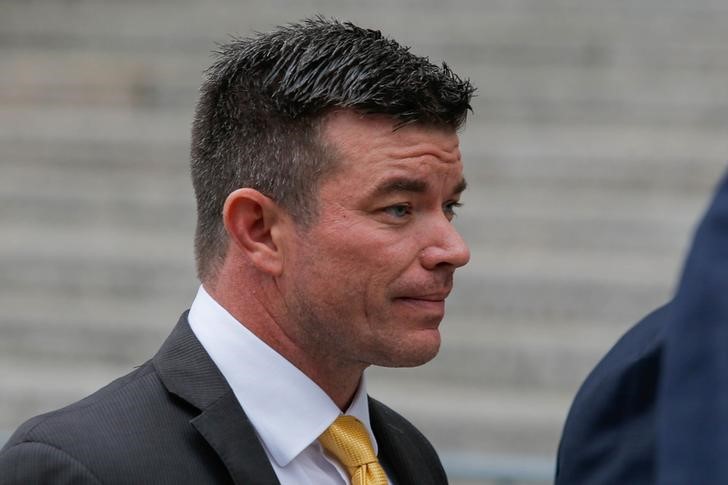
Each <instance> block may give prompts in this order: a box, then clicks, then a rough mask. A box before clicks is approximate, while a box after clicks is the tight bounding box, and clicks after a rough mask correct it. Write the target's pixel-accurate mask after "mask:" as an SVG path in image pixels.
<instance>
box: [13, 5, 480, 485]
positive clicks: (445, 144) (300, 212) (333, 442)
mask: <svg viewBox="0 0 728 485" xmlns="http://www.w3.org/2000/svg"><path fill="white" fill-rule="evenodd" d="M472 93H473V88H472V86H471V85H470V83H469V82H467V81H462V80H461V79H460V78H458V77H457V76H456V75H455V74H453V73H452V72H451V71H450V70H449V69H448V68H447V66H445V65H443V66H442V67H437V66H435V65H432V64H430V63H429V61H428V60H427V59H425V58H420V57H417V56H414V55H413V54H411V53H409V52H408V50H407V49H406V48H404V47H402V46H400V45H399V44H397V43H396V42H394V41H392V40H389V39H387V38H385V37H383V36H382V35H381V34H380V33H379V32H377V31H372V30H365V29H361V28H359V27H356V26H354V25H352V24H341V23H339V22H336V21H328V20H325V19H322V18H316V19H312V20H307V21H304V22H302V23H300V24H295V25H290V26H288V27H285V28H279V29H278V30H277V31H274V32H272V33H268V34H262V35H259V36H257V37H255V38H250V39H242V40H235V41H233V42H232V43H230V44H228V45H225V46H223V47H222V48H221V50H220V52H219V58H218V60H217V62H216V63H215V64H214V65H213V66H212V67H211V68H210V70H209V71H208V73H207V79H206V81H205V83H204V84H203V86H202V90H201V98H200V101H199V104H198V107H197V111H196V116H195V121H194V126H193V130H192V150H191V158H192V180H193V185H194V188H195V194H196V198H197V205H198V224H197V232H196V238H195V251H196V260H197V267H198V274H199V277H200V279H201V281H202V286H201V287H200V289H199V292H198V295H197V297H196V298H195V300H194V302H193V304H192V306H191V309H190V311H189V313H185V314H183V315H182V317H181V318H180V321H179V323H178V324H177V326H176V328H175V329H174V331H173V332H172V334H171V335H170V337H169V338H168V339H167V341H166V342H165V343H164V344H163V346H162V348H161V349H160V351H159V352H158V353H157V354H156V355H155V356H154V358H152V359H151V360H150V361H149V362H147V363H146V364H144V365H142V366H141V367H140V368H138V369H137V370H135V371H134V372H132V373H131V374H128V375H127V376H125V377H122V378H120V379H119V380H117V381H114V382H113V383H111V384H110V385H108V386H107V387H105V388H103V389H101V390H100V391H98V392H97V393H95V394H93V395H91V396H89V397H87V398H86V399H83V400H82V401H79V402H77V403H75V404H72V405H70V406H68V407H67V408H64V409H61V410H59V411H55V412H52V413H49V414H46V415H43V416H39V417H36V418H33V419H31V420H30V421H28V422H27V423H25V424H24V425H22V426H21V427H20V429H19V430H18V431H17V432H16V433H15V434H14V435H13V437H11V439H10V441H9V442H8V444H7V445H6V446H5V448H4V449H3V451H2V454H0V483H2V484H10V483H13V484H14V483H24V484H25V483H154V484H158V483H174V484H180V483H238V484H242V483H245V484H273V483H281V484H284V485H285V484H344V483H349V481H350V480H351V481H352V482H353V483H370V484H378V485H379V484H385V483H398V484H408V483H411V484H418V485H421V484H439V483H446V481H447V480H446V477H445V474H444V471H443V469H442V466H441V464H440V462H439V460H438V459H437V456H436V454H435V452H434V450H433V449H432V447H431V445H430V444H429V443H428V442H427V440H426V439H425V438H424V437H423V436H422V435H421V434H420V433H419V432H418V431H417V430H416V429H415V428H414V427H413V426H412V425H411V424H409V423H408V422H407V421H405V420H404V418H402V417H401V416H399V415H398V414H396V413H395V412H394V411H392V410H390V409H389V408H387V407H386V406H384V405H383V404H381V403H379V402H377V401H375V400H373V399H371V398H368V396H367V394H366V381H365V379H364V377H363V372H364V370H365V369H366V368H367V367H368V366H369V365H383V366H393V367H396V366H415V365H420V364H423V363H425V362H427V361H428V360H430V359H432V358H433V357H434V356H435V354H436V353H437V351H438V347H439V345H440V335H439V331H438V325H439V323H440V321H441V319H442V318H443V314H444V304H445V298H446V297H447V296H448V293H449V292H450V290H451V288H452V284H453V273H454V271H455V269H456V268H458V267H460V266H462V265H464V264H466V263H467V261H468V258H469V252H468V248H467V246H466V245H465V243H464V242H463V240H462V239H461V237H460V236H459V234H458V233H457V232H456V231H455V229H454V228H453V226H452V224H451V221H452V218H453V217H454V213H455V208H456V207H457V206H458V205H459V202H458V201H459V199H460V195H461V192H462V191H463V190H464V188H465V181H464V178H463V174H462V163H461V160H460V151H459V148H458V137H457V133H456V132H457V129H458V128H459V127H460V126H461V125H462V124H463V123H464V121H465V118H466V114H467V111H468V110H469V102H470V98H471V95H472ZM342 416H343V417H342ZM352 443H353V444H352ZM360 451H361V452H360ZM360 455H361V456H360ZM360 480H363V481H361V482H360Z"/></svg>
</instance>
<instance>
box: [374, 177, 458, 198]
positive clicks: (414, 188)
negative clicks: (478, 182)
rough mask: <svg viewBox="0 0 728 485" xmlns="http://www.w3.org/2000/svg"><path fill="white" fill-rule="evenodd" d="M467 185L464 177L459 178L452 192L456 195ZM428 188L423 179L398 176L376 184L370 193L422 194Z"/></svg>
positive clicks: (375, 194)
mask: <svg viewBox="0 0 728 485" xmlns="http://www.w3.org/2000/svg"><path fill="white" fill-rule="evenodd" d="M467 186H468V183H467V182H466V181H465V179H464V178H463V179H460V182H458V184H457V185H456V186H455V188H454V189H453V191H452V193H453V194H456V195H457V194H460V193H462V192H463V191H464V190H465V188H466V187H467ZM428 188H429V184H428V183H427V182H426V181H424V180H420V179H413V178H406V177H398V178H393V179H389V180H386V181H385V182H384V183H382V184H381V185H379V186H377V187H376V188H375V189H374V191H373V192H372V195H373V196H375V197H377V196H383V195H387V194H392V193H396V192H413V193H416V194H422V193H424V192H427V189H428Z"/></svg>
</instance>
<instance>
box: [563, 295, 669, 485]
mask: <svg viewBox="0 0 728 485" xmlns="http://www.w3.org/2000/svg"><path fill="white" fill-rule="evenodd" d="M668 313H669V304H668V305H665V306H663V307H661V308H659V309H657V310H655V311H654V312H652V313H650V314H649V315H648V316H646V317H645V318H644V319H642V320H641V321H640V322H639V323H637V324H636V325H635V326H634V327H632V328H631V329H630V330H629V331H628V332H627V333H625V334H624V336H622V338H620V339H619V340H618V341H617V343H616V344H615V345H614V346H613V347H612V349H611V350H610V351H609V352H608V353H607V354H606V355H605V356H604V357H603V358H602V360H601V361H600V362H599V363H598V364H597V366H596V367H595V368H594V370H592V372H591V373H590V374H589V376H588V377H587V378H586V380H585V381H584V383H583V384H582V385H581V388H580V389H579V391H578V393H577V394H576V397H575V398H574V402H573V404H572V405H571V409H570V411H569V415H568V417H567V419H566V423H565V425H564V431H563V434H562V437H561V443H560V445H559V456H558V464H557V481H556V483H558V484H562V483H563V484H572V483H626V482H624V481H623V480H633V481H631V482H630V483H638V482H639V480H642V479H646V476H647V475H649V474H650V473H651V470H652V466H651V462H650V460H651V459H652V450H653V448H654V433H652V432H651V429H652V427H653V424H654V420H655V415H654V402H655V399H656V397H657V391H658V384H659V375H660V361H661V356H662V352H663V340H664V335H663V331H664V327H665V323H666V320H667V316H668ZM625 439H628V440H629V441H630V443H631V446H630V447H629V449H628V450H627V449H625V448H619V449H618V447H619V446H621V445H620V443H623V442H624V440H625ZM603 456H613V459H611V460H607V461H605V460H600V459H599V457H603ZM597 462H599V463H602V464H603V465H604V466H603V467H602V468H601V469H598V467H595V466H594V463H597ZM636 463H640V466H633V465H635V464H636ZM633 471H639V473H641V474H643V475H645V474H646V475H645V476H642V475H641V478H639V479H637V478H636V477H635V476H633V475H630V473H632V472H633ZM597 477H599V478H597ZM635 479H637V480H638V481H637V482H636V481H634V480H635ZM584 480H587V481H584ZM600 480H601V481H600ZM639 483H642V482H639Z"/></svg>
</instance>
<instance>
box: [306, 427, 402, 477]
mask: <svg viewBox="0 0 728 485" xmlns="http://www.w3.org/2000/svg"><path fill="white" fill-rule="evenodd" d="M319 441H320V442H321V444H322V445H323V447H324V449H325V450H326V451H328V452H329V453H331V454H332V455H334V456H335V457H336V459H337V460H339V462H341V464H342V465H344V466H345V467H346V471H347V472H349V476H350V477H351V484H352V485H387V483H388V482H387V474H386V473H385V472H384V469H383V468H382V465H380V464H379V462H378V461H377V457H376V455H375V454H374V450H373V449H372V444H371V442H370V441H369V434H368V433H367V430H366V429H364V425H363V424H361V422H360V421H359V420H358V419H356V418H355V417H354V416H339V417H338V418H336V421H334V422H333V424H332V425H331V426H329V427H328V429H327V430H326V431H324V433H323V434H322V435H321V436H320V437H319Z"/></svg>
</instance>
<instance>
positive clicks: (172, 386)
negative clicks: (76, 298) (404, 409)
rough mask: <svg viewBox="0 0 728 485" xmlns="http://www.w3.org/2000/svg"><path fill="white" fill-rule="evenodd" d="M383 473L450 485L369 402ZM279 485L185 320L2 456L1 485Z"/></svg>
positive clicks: (29, 429)
mask: <svg viewBox="0 0 728 485" xmlns="http://www.w3.org/2000/svg"><path fill="white" fill-rule="evenodd" d="M369 411H370V417H371V423H372V429H373V431H374V434H375V436H376V438H377V443H378V444H379V455H380V460H381V461H382V464H383V465H384V466H385V468H387V469H388V470H389V471H390V473H391V474H392V478H393V479H394V480H395V481H396V483H398V484H399V485H406V484H412V485H415V484H417V485H422V484H433V485H435V484H444V483H447V479H446V477H445V472H444V471H443V468H442V465H441V464H440V461H439V459H438V458H437V455H436V453H435V451H434V449H433V448H432V446H431V445H430V443H429V442H428V441H427V440H426V439H425V437H424V436H422V434H420V432H419V431H417V429H416V428H415V427H414V426H412V425H411V424H410V423H409V422H407V421H406V420H405V419H404V418H402V417H401V416H400V415H398V414H397V413H395V412H394V411H392V410H391V409H389V408H388V407H386V406H385V405H383V404H381V403H380V402H378V401H376V400H374V399H371V398H370V399H369ZM40 483H53V484H78V483H105V484H155V485H156V484H165V483H168V484H175V485H178V484H186V483H189V484H202V483H204V484H208V483H224V484H228V483H235V484H246V485H248V484H250V485H263V484H266V485H268V484H277V483H278V480H277V479H276V475H275V472H274V471H273V469H272V467H271V465H270V463H269V461H268V458H267V457H266V454H265V451H264V450H263V448H262V445H261V444H260V442H259V440H258V437H257V435H256V433H255V430H254V429H253V427H252V425H251V423H250V422H249V421H248V419H247V417H246V415H245V413H244V412H243V410H242V409H241V407H240V405H239V403H238V401H237V399H236V398H235V395H234V394H233V392H232V390H231V389H230V387H229V386H228V385H227V382H226V381H225V379H224V378H223V376H222V375H221V374H220V372H219V370H218V369H217V367H216V366H215V364H214V363H213V362H212V360H211V359H210V358H209V357H208V355H207V353H206V352H205V350H204V348H203V347H202V346H201V344H200V343H199V341H198V340H197V339H196V338H195V336H194V334H193V333H192V331H191V330H190V327H189V324H188V323H187V318H186V314H185V315H182V317H181V319H180V321H179V323H178V324H177V326H176V327H175V329H174V331H173V332H172V334H171V335H170V336H169V337H168V339H167V340H166V342H165V343H164V344H163V345H162V348H161V349H160V350H159V352H158V353H157V355H155V356H154V358H153V359H152V360H150V361H148V362H147V363H145V364H144V365H142V366H140V367H139V368H137V369H136V370H135V371H133V372H131V373H130V374H128V375H126V376H124V377H121V378H120V379H117V380H116V381H114V382H112V383H111V384H109V385H108V386H106V387H104V388H102V389H100V390H99V391H97V392H96V393H94V394H92V395H91V396H89V397H87V398H85V399H83V400H81V401H79V402H77V403H74V404H71V405H70V406H68V407H66V408H63V409H60V410H58V411H54V412H51V413H48V414H44V415H41V416H38V417H35V418H32V419H31V420H29V421H27V422H26V423H24V424H23V425H22V426H21V427H20V428H19V429H18V430H17V431H16V432H15V434H14V435H13V436H12V437H11V438H10V440H9V441H8V443H7V444H6V445H5V447H4V448H3V449H2V451H0V484H2V485H9V484H22V485H27V484H40Z"/></svg>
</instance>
